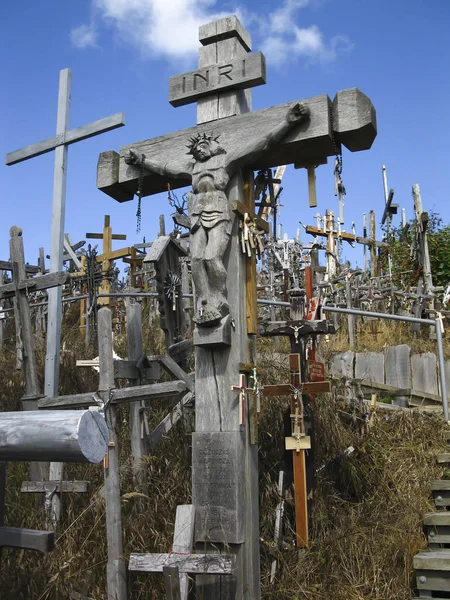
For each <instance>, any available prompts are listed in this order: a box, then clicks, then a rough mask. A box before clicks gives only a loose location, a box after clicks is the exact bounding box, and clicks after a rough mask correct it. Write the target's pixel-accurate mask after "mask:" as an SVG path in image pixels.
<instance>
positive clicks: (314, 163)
mask: <svg viewBox="0 0 450 600" xmlns="http://www.w3.org/2000/svg"><path fill="white" fill-rule="evenodd" d="M327 162H328V160H327V159H326V158H320V159H318V160H308V161H307V162H302V163H295V165H294V166H295V168H296V169H306V171H307V174H308V198H309V207H310V208H315V207H316V206H317V190H316V167H318V166H319V165H326V164H327Z"/></svg>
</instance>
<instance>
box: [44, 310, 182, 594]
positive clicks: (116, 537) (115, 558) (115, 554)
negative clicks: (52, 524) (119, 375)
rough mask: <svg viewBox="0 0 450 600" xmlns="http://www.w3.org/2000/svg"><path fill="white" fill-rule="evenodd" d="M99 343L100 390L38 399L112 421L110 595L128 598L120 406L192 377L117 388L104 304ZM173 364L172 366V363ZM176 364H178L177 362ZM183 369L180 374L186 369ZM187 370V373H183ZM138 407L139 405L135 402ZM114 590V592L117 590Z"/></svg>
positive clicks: (171, 392) (165, 392) (175, 393)
mask: <svg viewBox="0 0 450 600" xmlns="http://www.w3.org/2000/svg"><path fill="white" fill-rule="evenodd" d="M98 343H99V386H98V391H95V392H89V393H84V394H73V395H68V396H59V397H55V398H42V399H41V400H40V401H39V402H38V408H40V409H68V408H72V409H73V408H88V407H90V406H92V407H97V408H99V409H100V410H102V411H104V413H105V418H106V422H107V424H108V430H109V439H110V442H111V444H110V445H108V449H107V460H106V463H105V469H104V478H105V498H106V528H107V544H108V565H107V579H108V594H109V596H111V597H117V598H118V600H126V598H127V594H126V577H125V562H124V560H123V558H122V556H123V545H122V524H121V511H120V483H119V459H118V452H119V448H118V439H117V430H116V420H117V405H118V404H121V403H133V402H140V401H143V400H151V399H156V398H157V399H158V400H160V399H177V398H178V397H179V396H181V395H182V394H183V393H185V392H186V391H188V390H189V387H190V388H191V389H192V380H191V379H190V378H189V377H188V375H186V374H185V373H184V376H185V379H186V380H184V379H183V380H178V381H169V382H165V383H155V384H150V385H148V384H146V385H136V386H131V387H125V388H116V386H115V382H114V358H113V341H112V317H111V311H110V309H109V308H107V307H103V308H101V309H100V310H99V313H98ZM168 364H169V367H168V368H171V367H172V365H171V363H170V362H169V363H168ZM175 366H176V367H177V366H178V365H175ZM178 369H179V370H178V371H177V373H179V372H180V371H181V372H182V370H181V369H180V368H178ZM182 373H183V372H182ZM135 406H136V405H135ZM113 592H114V593H113Z"/></svg>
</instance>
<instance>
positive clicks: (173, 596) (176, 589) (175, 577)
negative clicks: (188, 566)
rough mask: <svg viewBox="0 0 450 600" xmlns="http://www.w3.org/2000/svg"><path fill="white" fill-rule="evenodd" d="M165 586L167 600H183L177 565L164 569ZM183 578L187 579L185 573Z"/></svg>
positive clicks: (167, 566)
mask: <svg viewBox="0 0 450 600" xmlns="http://www.w3.org/2000/svg"><path fill="white" fill-rule="evenodd" d="M163 575H164V584H165V587H166V600H181V585H180V572H179V570H178V567H177V566H176V565H170V566H169V565H166V566H164V567H163ZM181 577H187V574H186V573H183V574H182V575H181Z"/></svg>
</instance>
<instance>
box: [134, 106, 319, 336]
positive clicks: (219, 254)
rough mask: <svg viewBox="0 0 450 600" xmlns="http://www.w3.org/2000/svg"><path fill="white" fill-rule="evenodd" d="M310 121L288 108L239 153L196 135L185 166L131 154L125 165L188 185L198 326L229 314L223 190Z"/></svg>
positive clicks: (302, 110)
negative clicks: (245, 167)
mask: <svg viewBox="0 0 450 600" xmlns="http://www.w3.org/2000/svg"><path fill="white" fill-rule="evenodd" d="M308 117H309V109H308V108H307V107H306V106H304V105H303V104H300V103H296V104H292V105H291V106H290V107H289V109H288V111H287V113H286V116H285V118H284V120H283V121H282V122H281V123H280V124H279V125H277V126H276V127H274V129H273V130H272V131H270V132H269V133H265V134H264V135H262V136H261V137H260V138H259V139H258V138H256V140H255V139H253V140H252V141H251V142H249V143H247V144H246V143H245V140H243V142H242V145H241V146H240V147H239V148H233V149H231V150H229V151H227V150H226V149H224V148H223V147H222V146H221V145H220V143H219V141H218V138H219V136H217V137H213V136H212V135H206V134H205V133H204V134H203V135H201V134H199V135H198V136H197V137H195V138H191V139H190V140H189V145H188V148H189V152H188V154H190V155H192V157H193V160H191V161H189V162H187V161H186V162H185V163H174V164H171V163H170V161H164V160H162V161H161V162H159V161H157V160H155V159H152V160H149V159H148V158H146V157H145V155H139V154H138V152H136V151H135V150H133V149H130V150H129V152H128V153H127V155H126V157H125V162H126V163H127V164H129V165H130V164H135V165H142V161H143V164H144V167H145V168H146V169H147V170H148V171H150V172H154V173H157V174H158V175H162V176H167V177H171V178H177V177H178V178H182V179H186V178H190V179H192V190H193V193H192V194H191V200H190V203H189V217H190V224H191V238H190V249H191V258H192V279H193V282H194V286H195V292H196V296H197V307H196V315H195V318H194V320H195V322H196V323H197V325H198V326H214V325H216V324H217V323H218V322H220V320H221V319H222V318H223V317H224V316H226V315H227V314H228V313H229V305H228V301H227V289H226V283H227V271H226V269H225V266H224V264H223V257H224V254H225V251H226V249H227V247H228V243H229V239H230V234H231V225H232V223H231V211H230V205H229V201H228V196H227V188H228V184H229V182H230V179H231V178H232V176H233V175H234V174H235V173H236V171H237V170H238V168H240V167H242V166H243V165H245V164H252V163H253V162H254V161H255V159H256V158H257V156H258V154H259V153H262V152H264V151H265V150H267V149H268V148H269V147H270V146H272V145H274V144H276V143H278V142H279V141H280V140H281V139H282V138H283V137H284V136H285V135H286V133H287V132H288V131H289V130H290V129H291V128H292V127H293V126H295V125H298V124H299V123H301V122H302V121H304V120H305V119H307V118H308Z"/></svg>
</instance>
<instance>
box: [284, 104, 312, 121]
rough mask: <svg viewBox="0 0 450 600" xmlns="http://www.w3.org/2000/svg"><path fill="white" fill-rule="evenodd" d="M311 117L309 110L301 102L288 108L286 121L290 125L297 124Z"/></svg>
mask: <svg viewBox="0 0 450 600" xmlns="http://www.w3.org/2000/svg"><path fill="white" fill-rule="evenodd" d="M309 116H310V110H309V108H308V107H307V106H306V105H305V104H302V103H301V102H295V103H294V104H291V106H290V107H289V108H288V111H287V115H286V120H287V122H288V123H297V122H300V121H304V120H305V119H308V118H309Z"/></svg>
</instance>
